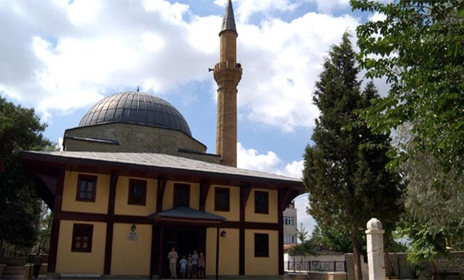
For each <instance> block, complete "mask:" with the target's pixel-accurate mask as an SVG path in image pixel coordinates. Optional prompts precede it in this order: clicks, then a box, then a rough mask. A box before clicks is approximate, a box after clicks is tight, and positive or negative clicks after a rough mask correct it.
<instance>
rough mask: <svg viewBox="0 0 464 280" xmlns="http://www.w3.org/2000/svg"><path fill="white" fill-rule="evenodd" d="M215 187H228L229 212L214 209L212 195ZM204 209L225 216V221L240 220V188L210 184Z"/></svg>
mask: <svg viewBox="0 0 464 280" xmlns="http://www.w3.org/2000/svg"><path fill="white" fill-rule="evenodd" d="M216 187H220V188H228V189H229V190H230V208H229V210H230V211H229V212H223V211H214V196H215V189H216ZM205 211H206V212H209V213H213V214H216V215H219V216H222V217H224V218H226V220H227V221H239V220H240V189H239V188H236V187H226V186H211V188H210V189H209V192H208V197H207V199H206V203H205Z"/></svg>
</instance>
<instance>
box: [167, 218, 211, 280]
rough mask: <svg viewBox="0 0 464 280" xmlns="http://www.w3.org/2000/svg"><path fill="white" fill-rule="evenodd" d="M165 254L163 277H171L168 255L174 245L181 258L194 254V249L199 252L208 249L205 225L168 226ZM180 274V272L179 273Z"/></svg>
mask: <svg viewBox="0 0 464 280" xmlns="http://www.w3.org/2000/svg"><path fill="white" fill-rule="evenodd" d="M164 230H165V231H164V240H162V241H161V242H163V245H164V250H163V251H164V254H163V256H164V257H163V258H162V259H161V262H162V263H163V264H162V267H163V273H162V277H163V278H170V276H171V275H170V271H169V260H168V259H167V255H168V254H169V252H170V251H171V248H172V247H175V248H176V251H177V254H178V255H179V259H181V258H182V257H183V256H185V257H188V254H192V253H193V250H197V252H198V253H199V252H205V249H206V228H205V227H193V226H188V225H179V226H166V227H165V229H164ZM178 276H179V273H178Z"/></svg>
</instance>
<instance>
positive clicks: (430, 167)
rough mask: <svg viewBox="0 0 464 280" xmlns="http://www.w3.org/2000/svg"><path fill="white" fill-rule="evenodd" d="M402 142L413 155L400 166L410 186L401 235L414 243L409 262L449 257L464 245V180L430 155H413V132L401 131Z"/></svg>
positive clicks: (401, 145)
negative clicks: (445, 170)
mask: <svg viewBox="0 0 464 280" xmlns="http://www.w3.org/2000/svg"><path fill="white" fill-rule="evenodd" d="M398 137H399V138H401V139H405V140H400V141H398V142H399V143H400V144H399V145H400V147H401V149H403V150H404V151H405V153H408V154H410V155H409V156H408V157H407V158H405V160H404V161H402V162H401V163H400V165H399V168H400V171H401V173H402V174H403V177H404V180H405V181H406V182H407V187H406V195H405V210H406V211H405V213H404V215H403V217H402V222H401V225H400V228H399V234H400V235H401V236H403V237H406V238H408V239H409V240H410V245H411V246H410V247H409V249H408V258H409V259H410V260H411V261H413V262H420V261H424V260H425V261H431V262H433V261H434V260H436V259H437V258H440V257H443V256H446V255H447V254H448V253H449V249H454V250H461V249H462V248H463V241H464V188H463V185H464V178H463V177H462V176H458V175H457V174H456V173H457V172H456V171H455V170H454V169H451V170H450V171H449V172H448V173H444V172H443V170H442V168H441V166H440V164H439V163H438V162H437V159H436V158H435V157H434V156H433V155H431V154H430V153H427V152H417V151H416V152H410V151H411V150H412V149H414V143H412V142H408V139H410V138H411V131H410V130H409V129H408V128H405V127H400V128H399V129H398Z"/></svg>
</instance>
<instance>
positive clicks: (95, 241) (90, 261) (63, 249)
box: [56, 220, 106, 274]
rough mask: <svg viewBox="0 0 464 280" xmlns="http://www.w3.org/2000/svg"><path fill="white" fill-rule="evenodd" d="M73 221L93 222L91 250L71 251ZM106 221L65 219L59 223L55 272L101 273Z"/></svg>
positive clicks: (103, 260) (103, 259)
mask: <svg viewBox="0 0 464 280" xmlns="http://www.w3.org/2000/svg"><path fill="white" fill-rule="evenodd" d="M74 223H78V224H93V237H92V252H90V253H84V252H71V245H72V244H71V242H72V235H73V226H74ZM105 241H106V223H87V222H80V221H65V220H62V221H61V223H60V235H59V238H58V251H57V256H56V273H89V274H103V266H104V262H105Z"/></svg>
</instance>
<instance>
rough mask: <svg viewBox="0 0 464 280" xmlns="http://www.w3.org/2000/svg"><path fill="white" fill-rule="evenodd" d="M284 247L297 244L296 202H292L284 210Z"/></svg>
mask: <svg viewBox="0 0 464 280" xmlns="http://www.w3.org/2000/svg"><path fill="white" fill-rule="evenodd" d="M283 216H284V219H283V220H284V245H291V244H296V243H297V225H298V222H297V216H296V208H295V202H294V201H292V202H291V203H290V204H289V205H288V207H287V208H286V209H285V210H284V213H283Z"/></svg>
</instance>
